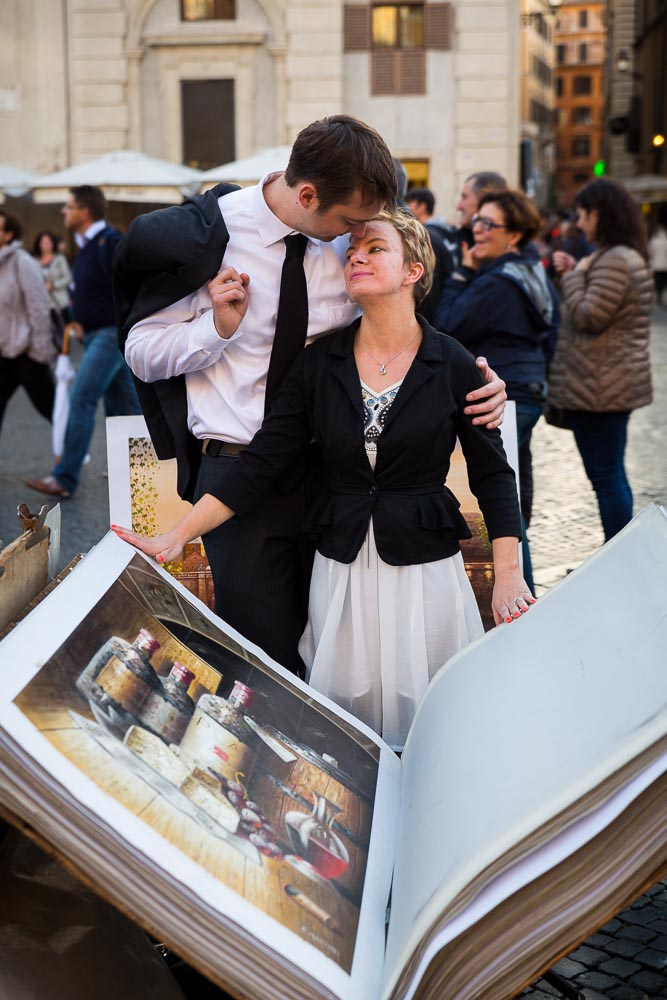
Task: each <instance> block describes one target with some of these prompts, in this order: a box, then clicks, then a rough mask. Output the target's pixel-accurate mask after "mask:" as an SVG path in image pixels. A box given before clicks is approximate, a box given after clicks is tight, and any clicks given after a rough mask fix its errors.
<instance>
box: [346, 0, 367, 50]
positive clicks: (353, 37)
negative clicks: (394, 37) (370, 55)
mask: <svg viewBox="0 0 667 1000" xmlns="http://www.w3.org/2000/svg"><path fill="white" fill-rule="evenodd" d="M343 39H344V41H343V47H344V50H345V52H367V51H368V50H369V48H370V47H371V12H370V8H369V7H368V6H366V4H345V8H344V16H343Z"/></svg>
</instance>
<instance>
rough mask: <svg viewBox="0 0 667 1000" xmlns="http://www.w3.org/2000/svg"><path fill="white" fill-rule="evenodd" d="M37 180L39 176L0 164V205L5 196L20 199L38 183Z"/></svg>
mask: <svg viewBox="0 0 667 1000" xmlns="http://www.w3.org/2000/svg"><path fill="white" fill-rule="evenodd" d="M37 180H38V177H37V174H33V173H31V172H30V171H29V170H21V169H20V168H19V167H10V166H8V165H6V164H4V163H0V203H2V202H3V201H4V200H5V195H11V196H12V197H15V198H20V197H21V195H23V194H25V193H26V191H29V190H30V188H31V187H32V186H33V185H34V184H36V183H37Z"/></svg>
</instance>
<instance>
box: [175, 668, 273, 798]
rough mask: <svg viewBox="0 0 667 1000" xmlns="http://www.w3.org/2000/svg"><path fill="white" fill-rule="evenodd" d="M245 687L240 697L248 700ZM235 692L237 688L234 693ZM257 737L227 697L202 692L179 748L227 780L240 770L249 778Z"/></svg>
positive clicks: (248, 689) (234, 778) (243, 714)
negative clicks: (244, 691)
mask: <svg viewBox="0 0 667 1000" xmlns="http://www.w3.org/2000/svg"><path fill="white" fill-rule="evenodd" d="M248 694H249V695H250V696H252V691H251V690H250V688H247V691H246V693H244V695H243V697H244V698H245V699H246V702H247V701H248ZM238 695H239V692H238V691H237V696H238ZM258 743H259V740H258V737H257V736H256V734H255V732H254V731H253V730H252V729H251V728H250V726H249V725H248V723H247V722H246V719H245V713H244V711H243V709H241V708H240V707H239V706H238V705H235V704H232V702H231V699H228V698H220V697H219V696H218V695H214V694H203V695H202V696H201V698H200V699H199V701H198V702H197V707H196V708H195V712H194V715H193V716H192V718H191V720H190V722H189V723H188V728H187V729H186V731H185V735H184V737H183V739H182V741H181V750H182V751H183V752H184V753H186V754H187V755H188V756H190V757H191V758H192V759H193V760H195V761H197V763H198V764H199V766H200V767H202V768H210V769H211V770H213V771H216V772H217V773H218V774H221V775H223V777H225V778H228V779H229V780H236V775H237V774H243V775H244V779H245V781H246V782H247V781H248V780H249V779H250V775H251V774H252V771H253V768H254V766H255V760H256V758H257V747H258Z"/></svg>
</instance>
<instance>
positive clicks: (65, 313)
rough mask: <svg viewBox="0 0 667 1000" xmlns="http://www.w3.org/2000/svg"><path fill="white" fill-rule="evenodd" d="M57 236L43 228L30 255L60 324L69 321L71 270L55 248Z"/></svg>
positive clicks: (62, 255)
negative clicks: (37, 268)
mask: <svg viewBox="0 0 667 1000" xmlns="http://www.w3.org/2000/svg"><path fill="white" fill-rule="evenodd" d="M57 246H58V237H57V236H56V235H55V233H51V232H49V230H48V229H44V230H43V231H42V232H41V233H38V235H37V237H36V238H35V242H34V243H33V247H32V255H33V257H34V258H35V260H36V261H37V263H38V264H39V266H40V268H41V270H42V278H43V280H44V285H45V287H46V290H47V292H48V294H49V298H50V299H51V305H52V306H53V308H54V309H56V310H57V312H58V315H59V317H60V320H61V321H62V324H65V323H69V321H70V320H71V318H72V317H71V315H70V297H69V286H70V284H71V281H72V272H71V271H70V266H69V264H68V263H67V257H65V254H63V253H60V252H59V251H58V250H57Z"/></svg>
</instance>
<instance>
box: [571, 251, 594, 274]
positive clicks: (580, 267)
mask: <svg viewBox="0 0 667 1000" xmlns="http://www.w3.org/2000/svg"><path fill="white" fill-rule="evenodd" d="M592 263H593V254H589V256H588V257H582V258H581V260H580V261H578V262H577V266H576V268H575V270H576V271H584V272H586V271H587V270H588V269H589V267H590V266H591V264H592Z"/></svg>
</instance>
